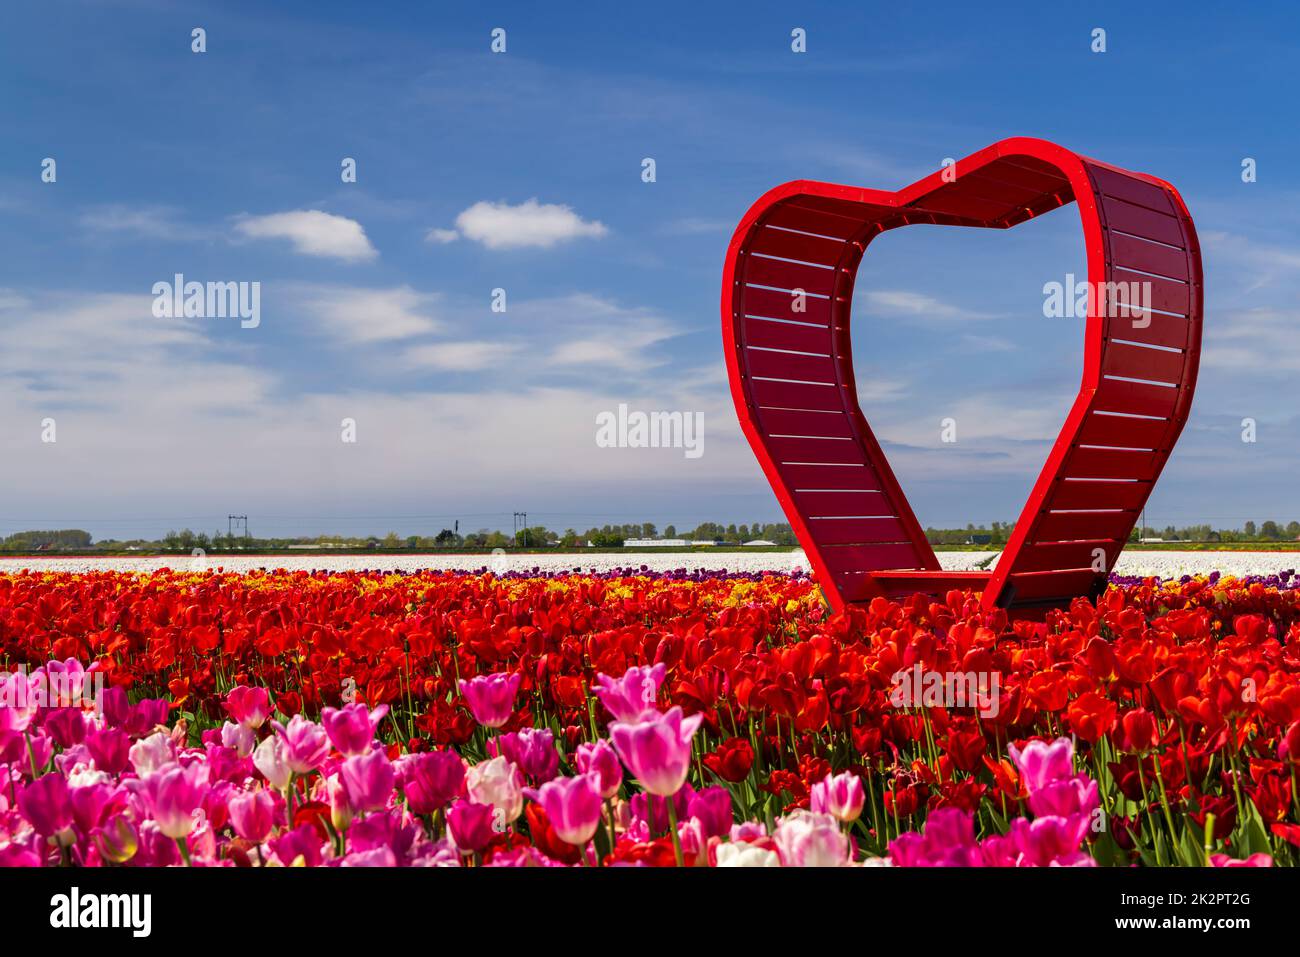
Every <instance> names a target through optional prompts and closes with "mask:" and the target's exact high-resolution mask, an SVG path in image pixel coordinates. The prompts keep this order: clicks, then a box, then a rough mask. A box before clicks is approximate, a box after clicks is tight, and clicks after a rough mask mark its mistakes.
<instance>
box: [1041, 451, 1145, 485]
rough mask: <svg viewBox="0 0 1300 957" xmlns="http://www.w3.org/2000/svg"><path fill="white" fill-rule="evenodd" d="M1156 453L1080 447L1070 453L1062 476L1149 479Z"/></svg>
mask: <svg viewBox="0 0 1300 957" xmlns="http://www.w3.org/2000/svg"><path fill="white" fill-rule="evenodd" d="M1155 455H1156V453H1154V452H1129V451H1125V450H1122V449H1090V448H1083V447H1079V448H1076V449H1073V450H1072V451H1071V452H1070V455H1069V458H1068V459H1066V462H1065V468H1064V469H1063V470H1062V473H1061V474H1062V475H1071V476H1077V477H1078V478H1135V479H1149V478H1151V475H1152V472H1153V471H1154V468H1155Z"/></svg>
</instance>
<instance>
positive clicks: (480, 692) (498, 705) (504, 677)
mask: <svg viewBox="0 0 1300 957" xmlns="http://www.w3.org/2000/svg"><path fill="white" fill-rule="evenodd" d="M522 679H523V676H522V675H521V674H519V672H517V671H516V672H515V673H514V674H506V673H505V672H499V673H497V674H492V675H480V676H478V677H477V678H471V679H470V680H468V681H464V680H462V681H461V683H460V693H461V694H462V695H464V697H465V704H466V705H467V706H468V707H469V710H470V714H472V715H474V720H475V721H477V722H478V723H479V724H481V725H483V727H485V728H499V727H501V726H502V725H503V724H505V723H506V722H507V721H509V720H510V715H511V714H513V713H514V706H515V694H516V693H518V691H519V682H520V681H521V680H522Z"/></svg>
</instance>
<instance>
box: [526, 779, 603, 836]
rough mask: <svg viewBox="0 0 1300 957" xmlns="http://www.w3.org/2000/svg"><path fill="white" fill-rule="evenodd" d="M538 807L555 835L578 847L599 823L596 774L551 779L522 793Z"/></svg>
mask: <svg viewBox="0 0 1300 957" xmlns="http://www.w3.org/2000/svg"><path fill="white" fill-rule="evenodd" d="M525 793H526V794H528V796H529V797H531V798H532V799H533V800H534V801H536V802H537V803H538V804H540V805H541V806H542V810H544V811H545V812H546V818H547V820H548V821H550V822H551V827H553V828H554V829H555V833H556V835H557V836H558V837H559V838H560V840H562V841H564V842H565V843H566V844H576V845H577V846H579V847H582V846H583V845H584V844H586V843H587V842H588V841H590V840H591V838H592V836H593V835H595V833H596V827H597V826H598V825H599V824H600V802H601V797H600V775H599V774H596V773H595V772H589V773H587V774H583V775H579V776H578V777H574V778H555V779H554V780H553V781H548V782H547V783H545V784H543V785H542V786H541V787H540V788H538V789H537V790H535V791H534V790H532V789H531V788H530V789H529V790H528V791H527V792H525Z"/></svg>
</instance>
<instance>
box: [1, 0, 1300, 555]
mask: <svg viewBox="0 0 1300 957" xmlns="http://www.w3.org/2000/svg"><path fill="white" fill-rule="evenodd" d="M921 11H922V8H921V7H918V6H916V5H912V4H899V5H894V6H893V7H892V8H891V9H881V8H880V7H879V5H871V6H867V5H860V6H855V7H853V8H848V7H846V6H845V5H842V4H807V3H800V4H793V3H780V4H777V3H770V4H763V3H757V4H756V3H747V4H743V5H742V4H673V3H657V4H653V5H650V6H647V7H629V8H620V7H617V6H611V5H608V4H547V5H539V4H470V3H439V4H416V3H410V4H406V3H400V4H356V3H347V4H344V3H329V2H313V3H280V4H275V5H268V4H262V3H238V2H235V3H220V4H217V3H211V4H208V3H182V2H175V3H173V2H164V0H155V2H150V0H138V2H46V3H42V4H39V5H24V6H22V7H19V6H17V5H10V6H7V7H6V8H5V9H4V10H3V12H0V84H2V86H3V90H4V94H3V96H0V129H3V130H4V137H5V148H4V149H3V150H0V225H2V226H3V228H2V229H0V252H2V253H3V255H0V375H3V379H4V385H3V387H0V446H2V447H3V450H4V453H5V463H6V469H5V483H4V485H5V494H4V500H3V506H0V531H12V530H14V529H18V528H28V527H50V526H53V525H58V526H77V527H84V528H88V529H90V530H91V531H92V532H93V533H95V534H96V535H97V536H99V537H107V536H114V537H127V536H133V535H154V534H159V533H161V532H162V531H165V530H166V529H167V528H173V527H181V526H190V527H193V528H197V529H202V530H208V531H210V530H212V529H214V528H217V527H222V528H224V526H225V516H226V514H227V513H229V512H238V513H241V514H242V513H248V514H249V515H250V526H251V527H252V530H253V531H254V532H255V533H257V534H264V535H267V534H292V533H316V532H345V533H356V534H365V533H371V532H374V533H379V534H382V533H384V532H386V531H388V530H390V529H392V530H397V531H399V532H401V533H403V534H411V533H429V532H436V531H437V530H438V529H439V528H442V527H444V526H447V525H450V523H451V522H452V521H453V520H455V519H459V520H460V523H461V529H462V531H465V530H468V529H474V528H479V527H500V526H501V525H503V524H504V525H505V526H506V527H507V528H508V527H509V525H510V513H511V512H512V511H514V510H517V509H527V510H528V512H529V515H530V520H531V521H533V522H541V523H545V524H547V525H549V526H551V527H554V528H557V529H563V528H566V527H576V528H579V529H583V528H586V527H589V526H591V525H601V524H605V523H606V522H622V521H640V520H646V519H648V520H652V521H655V522H657V523H658V524H660V525H661V526H662V525H664V524H667V523H669V522H674V523H676V524H677V525H678V526H679V527H686V526H693V525H694V524H695V523H697V522H699V521H703V520H710V519H711V520H720V521H727V522H731V521H735V522H738V523H739V522H753V521H769V520H776V519H778V517H779V509H778V507H777V505H776V502H775V499H774V497H773V495H772V493H771V491H770V490H769V489H768V487H767V485H766V483H765V481H764V480H763V478H762V476H761V473H760V471H759V469H758V466H757V464H756V463H755V461H754V459H753V456H752V454H751V453H750V451H749V449H748V447H747V445H746V444H745V443H744V440H743V438H742V437H741V436H740V433H739V429H738V428H737V426H736V422H735V414H734V411H733V409H732V406H731V401H730V397H729V394H728V392H727V388H726V381H725V373H724V370H723V365H722V356H721V344H720V338H719V332H718V293H719V282H720V271H721V266H722V260H723V256H724V254H725V251H726V246H727V242H728V240H729V238H730V233H731V230H732V229H733V228H734V226H735V224H736V222H737V221H738V219H739V218H740V216H741V215H742V214H743V212H744V211H745V209H746V208H748V206H749V205H750V204H751V203H752V202H753V200H754V199H756V198H757V197H758V196H759V195H760V194H761V193H762V192H764V191H765V190H766V189H768V188H770V187H771V186H774V185H776V184H778V183H780V182H783V181H786V180H790V179H798V178H809V179H823V180H827V181H830V182H838V183H850V184H855V185H861V186H872V187H877V188H886V189H894V188H898V187H901V186H903V185H905V184H906V183H909V182H911V181H913V180H915V179H917V178H919V177H920V176H921V175H924V174H925V173H928V172H930V171H932V170H933V169H935V168H937V167H938V166H939V164H940V163H941V162H942V160H943V159H944V158H945V157H956V158H960V157H962V156H965V155H967V154H969V153H971V152H973V151H975V150H977V149H979V148H981V147H983V146H986V145H988V144H989V143H991V142H994V141H996V140H998V139H1001V138H1003V137H1006V136H1012V135H1030V136H1039V137H1043V138H1046V139H1050V140H1054V141H1056V142H1059V143H1061V144H1062V145H1065V146H1067V147H1069V148H1071V149H1075V150H1077V151H1079V152H1082V153H1085V154H1087V155H1092V156H1095V157H1098V158H1100V159H1104V160H1106V161H1108V162H1112V163H1115V164H1117V165H1120V166H1124V167H1127V168H1130V169H1135V170H1142V171H1147V172H1151V173H1154V174H1156V175H1159V176H1161V177H1163V178H1165V179H1168V180H1169V181H1170V182H1172V183H1174V184H1175V185H1176V186H1177V187H1178V188H1179V189H1180V191H1181V192H1182V194H1183V196H1184V198H1185V200H1186V201H1187V203H1188V205H1189V207H1190V209H1191V211H1192V214H1193V216H1194V217H1195V219H1196V222H1197V226H1198V229H1199V231H1200V234H1201V238H1202V242H1203V246H1204V261H1205V273H1206V290H1207V304H1206V319H1205V323H1206V341H1205V348H1204V351H1203V356H1202V368H1201V379H1200V386H1199V388H1198V392H1197V396H1196V401H1195V404H1194V412H1193V417H1192V420H1191V422H1190V423H1189V425H1188V427H1187V429H1186V431H1185V433H1184V436H1183V439H1182V441H1181V443H1180V444H1179V446H1178V448H1177V450H1176V451H1175V452H1174V455H1173V457H1172V458H1171V460H1170V462H1169V465H1168V466H1167V468H1166V471H1165V475H1164V476H1163V478H1162V480H1161V482H1160V484H1159V485H1158V486H1157V488H1156V491H1155V494H1154V495H1153V497H1152V499H1151V502H1150V504H1149V506H1148V522H1149V523H1150V524H1156V525H1161V526H1163V525H1164V524H1169V523H1179V524H1181V523H1190V522H1199V521H1210V522H1213V523H1215V524H1217V525H1222V526H1239V525H1240V524H1241V523H1242V522H1244V521H1245V520H1247V519H1255V520H1256V521H1261V520H1263V519H1266V518H1276V519H1280V520H1283V521H1287V520H1290V519H1292V518H1300V504H1297V503H1296V501H1295V495H1294V494H1293V491H1292V489H1293V485H1294V475H1295V474H1296V471H1297V467H1300V452H1298V451H1297V450H1298V449H1300V416H1297V411H1296V397H1297V395H1298V394H1300V389H1297V387H1296V385H1295V383H1296V381H1297V376H1300V345H1298V344H1297V339H1296V334H1295V331H1294V330H1295V327H1296V320H1297V319H1298V318H1300V315H1298V313H1300V301H1298V294H1300V281H1298V279H1297V276H1298V275H1300V203H1297V198H1298V197H1300V191H1298V190H1297V189H1296V187H1295V185H1294V174H1293V170H1292V168H1291V167H1292V164H1293V163H1294V162H1295V157H1296V156H1297V155H1300V142H1297V140H1298V139H1300V133H1298V131H1297V127H1296V124H1295V122H1294V116H1295V111H1294V106H1293V102H1292V101H1293V96H1294V88H1295V81H1294V67H1295V56H1296V40H1295V37H1296V35H1297V28H1300V16H1298V15H1297V14H1296V12H1295V10H1294V7H1293V6H1292V5H1288V4H1280V3H1279V4H1251V5H1249V7H1244V8H1243V7H1238V8H1233V9H1232V10H1231V11H1230V12H1227V11H1225V10H1224V9H1223V8H1222V7H1221V6H1220V5H1217V4H1209V3H1190V4H1186V3H1185V4H1177V5H1173V4H1170V5H1163V4H1156V5H1144V6H1143V7H1142V8H1141V9H1137V8H1135V6H1134V5H1131V4H1124V3H1115V4H1105V3H1103V4H1094V5H1092V6H1091V7H1090V8H1088V9H1085V8H1083V7H1082V6H1081V5H1080V6H1079V7H1078V8H1077V9H1076V8H1074V7H1073V6H1072V7H1071V8H1070V9H1060V10H1049V9H1043V8H1042V7H1041V6H1040V5H1037V4H1023V5H1007V6H1004V7H1002V8H1000V9H999V10H998V11H997V12H993V11H991V10H990V9H989V7H988V6H987V5H965V4H960V5H956V4H955V5H951V6H950V7H949V6H946V5H944V4H937V5H926V6H925V7H924V12H921ZM195 27H202V28H203V29H204V30H206V33H207V52H205V53H201V54H199V53H194V52H192V51H191V30H192V29H193V28H195ZM496 27H500V28H504V29H505V30H506V37H507V48H506V52H505V53H503V54H493V53H492V52H491V51H490V49H489V44H490V39H491V38H490V33H491V31H492V30H493V28H496ZM795 27H802V28H804V29H805V30H806V31H807V36H808V50H807V52H806V53H804V54H795V53H793V52H791V49H790V31H791V30H792V29H793V28H795ZM1095 27H1102V28H1104V29H1105V30H1106V31H1107V51H1106V52H1105V53H1103V54H1096V53H1092V52H1091V51H1090V43H1091V31H1092V30H1093V28H1095ZM46 157H52V158H54V159H55V160H56V163H57V180H56V182H53V183H46V182H42V179H41V164H42V161H43V159H44V158H46ZM344 157H352V158H354V159H355V160H356V163H357V182H355V183H343V182H342V181H341V179H340V163H341V161H342V159H343V158H344ZM645 157H653V158H654V159H655V161H656V165H657V170H656V172H657V181H656V182H654V183H644V182H642V180H641V175H640V174H641V163H642V160H643V158H645ZM1245 157H1251V158H1254V159H1255V160H1256V161H1257V163H1258V181H1257V182H1255V183H1249V184H1247V183H1243V182H1242V180H1241V175H1240V172H1241V162H1242V159H1243V158H1245ZM534 200H535V203H536V207H534V206H532V205H530V201H534ZM537 207H540V208H537ZM547 207H560V208H558V209H548V208H547ZM521 226H526V227H527V228H528V230H529V231H528V232H527V234H526V235H527V237H528V238H529V239H530V244H528V245H509V244H506V245H503V242H507V241H508V239H509V238H510V237H512V236H513V237H515V238H516V239H517V238H518V237H519V236H520V235H521V234H520V232H519V227H521ZM1067 272H1074V273H1075V274H1076V275H1081V274H1082V272H1083V250H1082V243H1081V240H1080V237H1079V230H1078V219H1077V214H1076V213H1075V212H1074V207H1072V206H1071V207H1068V208H1067V209H1065V210H1062V211H1058V212H1055V213H1053V214H1051V215H1048V216H1046V217H1044V218H1042V219H1041V220H1036V221H1033V222H1030V223H1027V224H1024V225H1022V226H1020V227H1017V228H1016V229H1014V230H1011V231H1007V232H1002V231H962V230H953V229H947V230H944V229H938V228H935V229H931V228H928V227H916V228H912V229H908V230H900V231H896V232H894V233H891V234H888V235H887V236H885V237H883V238H882V239H881V240H879V241H878V242H876V243H875V244H873V246H872V249H871V253H870V255H869V256H868V257H867V258H866V260H865V261H864V264H863V267H862V271H861V273H860V275H859V279H858V285H857V290H858V291H857V299H856V302H855V313H854V322H855V349H856V355H855V361H856V366H857V370H858V381H859V387H860V393H861V400H862V405H863V408H864V411H865V413H866V415H867V418H868V420H869V421H870V422H871V423H872V426H873V428H875V430H876V431H877V434H878V435H879V436H880V437H881V438H882V440H883V441H884V444H885V446H886V450H887V452H888V453H889V455H890V458H891V461H892V462H893V463H894V465H895V469H896V471H897V472H898V474H899V477H900V479H901V481H902V483H903V485H904V488H905V489H906V490H907V491H908V493H909V496H910V498H911V500H912V503H913V506H914V508H915V510H916V512H917V513H918V516H919V517H920V519H921V521H922V523H923V524H933V525H953V524H962V525H964V524H965V523H966V522H968V521H973V522H988V521H991V520H1010V519H1012V518H1014V517H1015V516H1016V515H1017V514H1018V513H1019V509H1020V507H1021V505H1022V504H1023V501H1024V498H1025V495H1026V493H1027V490H1028V488H1029V486H1030V485H1031V484H1032V481H1033V478H1034V477H1035V476H1036V474H1037V471H1038V469H1039V468H1040V467H1041V464H1042V461H1043V459H1044V458H1045V456H1046V452H1047V449H1048V447H1049V445H1050V443H1051V440H1052V439H1053V438H1054V437H1055V434H1056V432H1057V429H1058V427H1059V424H1060V421H1061V420H1062V418H1063V416H1064V412H1065V410H1066V408H1067V407H1068V405H1069V402H1070V400H1071V398H1072V397H1073V394H1074V392H1075V390H1076V387H1077V379H1078V375H1079V370H1080V367H1081V342H1082V326H1081V324H1080V323H1078V322H1077V321H1075V320H1066V319H1046V318H1044V317H1043V314H1042V304H1043V293H1042V286H1043V284H1044V283H1045V282H1049V281H1061V280H1063V279H1064V277H1065V274H1066V273H1067ZM175 273H182V274H184V275H185V277H186V278H187V279H190V280H199V281H222V282H226V281H235V282H259V283H260V284H261V296H262V300H261V321H260V324H259V325H258V326H257V327H256V328H248V329H246V328H241V327H240V323H239V322H238V321H237V320H232V319H220V318H191V319H176V318H158V317H155V316H153V315H152V312H151V305H152V300H153V297H152V293H151V289H152V287H153V284H154V283H156V282H159V281H169V280H171V278H172V276H173V275H174V274H175ZM497 288H501V289H504V290H505V291H506V303H507V305H506V311H505V312H504V313H499V312H493V311H492V309H491V308H490V306H491V296H492V290H493V289H497ZM619 403H627V404H628V405H629V407H630V408H632V409H642V410H646V411H651V410H669V411H673V410H679V411H683V412H700V413H702V414H703V416H704V423H705V445H704V454H703V455H702V456H700V457H699V458H688V457H686V456H685V455H683V453H682V451H681V450H680V449H605V448H599V447H597V445H596V443H595V431H596V426H595V417H596V416H597V414H599V413H600V412H603V411H609V410H613V409H616V408H617V406H618V405H619ZM945 417H952V418H955V419H956V420H957V428H958V442H957V443H956V444H955V445H946V444H943V443H941V442H940V437H939V430H940V421H941V420H942V419H943V418H945ZM1245 417H1252V418H1254V419H1256V420H1257V422H1258V440H1257V441H1256V442H1255V443H1253V444H1246V443H1243V442H1242V441H1241V420H1242V419H1243V418H1245ZM47 418H53V419H54V421H55V423H56V429H57V441H55V442H53V443H50V442H42V441H41V438H42V428H43V427H42V422H43V420H45V419H47ZM344 418H351V419H354V420H355V422H356V430H357V442H356V443H344V442H342V441H341V439H340V432H341V430H340V424H341V422H342V420H343V419H344Z"/></svg>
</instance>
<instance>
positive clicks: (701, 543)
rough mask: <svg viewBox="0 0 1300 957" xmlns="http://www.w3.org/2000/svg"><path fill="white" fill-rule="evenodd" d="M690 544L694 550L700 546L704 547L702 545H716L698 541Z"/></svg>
mask: <svg viewBox="0 0 1300 957" xmlns="http://www.w3.org/2000/svg"><path fill="white" fill-rule="evenodd" d="M690 544H691V545H693V546H695V547H696V548H700V547H702V546H704V545H713V544H716V543H715V542H709V541H698V542H691V543H690Z"/></svg>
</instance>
